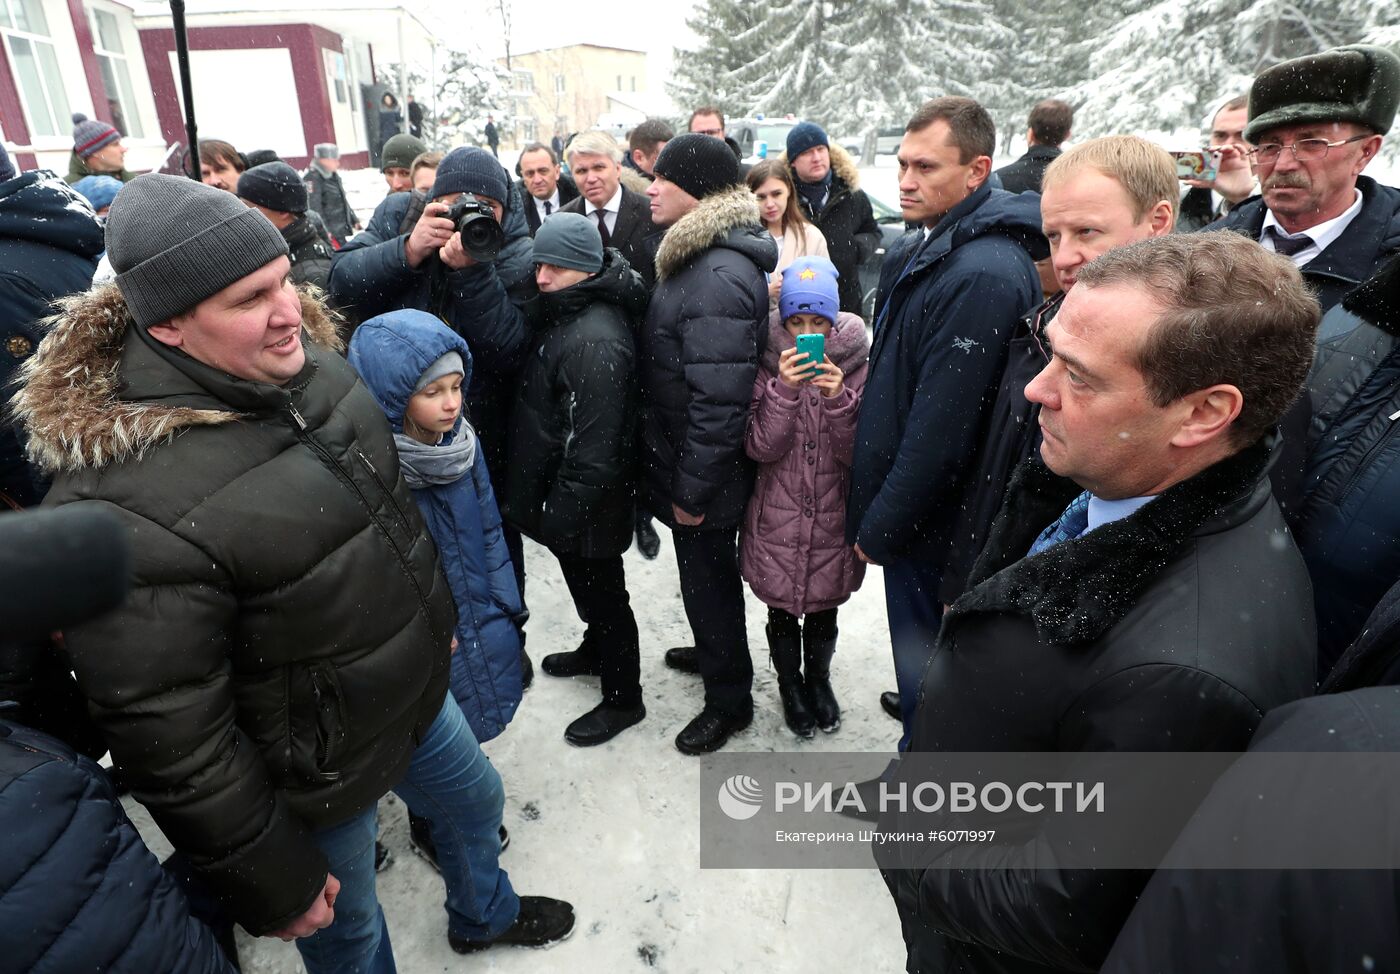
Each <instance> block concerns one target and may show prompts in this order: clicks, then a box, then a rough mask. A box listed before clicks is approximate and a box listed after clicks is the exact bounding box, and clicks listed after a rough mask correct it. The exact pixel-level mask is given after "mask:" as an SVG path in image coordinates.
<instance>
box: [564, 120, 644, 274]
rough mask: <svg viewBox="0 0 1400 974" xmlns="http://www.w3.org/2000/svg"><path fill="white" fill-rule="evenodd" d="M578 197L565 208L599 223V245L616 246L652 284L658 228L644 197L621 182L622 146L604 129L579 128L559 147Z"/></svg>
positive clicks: (568, 211)
mask: <svg viewBox="0 0 1400 974" xmlns="http://www.w3.org/2000/svg"><path fill="white" fill-rule="evenodd" d="M564 157H565V158H566V159H568V161H569V172H570V173H572V174H573V178H574V184H575V185H576V186H578V191H579V194H580V198H579V199H576V200H574V201H573V202H572V203H569V204H568V205H567V206H565V207H564V212H565V213H582V214H583V215H584V216H586V217H588V219H589V220H591V221H593V222H594V223H596V224H597V225H598V228H599V229H598V232H599V233H600V234H601V235H602V237H603V246H604V247H615V248H617V249H618V250H619V251H621V252H622V256H623V257H626V258H627V263H629V264H631V265H632V268H633V269H634V270H635V271H637V273H639V274H641V275H642V280H644V281H646V285H647V289H648V290H650V289H651V288H653V287H655V286H656V248H657V245H658V244H660V242H661V231H660V229H659V228H657V227H656V226H655V225H654V224H653V223H652V222H651V207H650V205H649V204H648V203H647V199H646V197H645V196H642V195H640V194H638V193H634V192H633V191H632V190H630V189H628V188H627V187H626V186H624V185H622V165H621V164H622V147H621V146H620V145H618V144H617V140H616V139H614V138H613V137H612V136H611V135H609V134H608V133H607V132H600V131H597V130H592V131H588V132H580V133H579V134H578V135H576V136H574V137H573V139H572V140H570V142H569V144H568V145H567V146H565V148H564Z"/></svg>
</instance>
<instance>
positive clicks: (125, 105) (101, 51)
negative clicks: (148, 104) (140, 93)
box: [88, 8, 146, 139]
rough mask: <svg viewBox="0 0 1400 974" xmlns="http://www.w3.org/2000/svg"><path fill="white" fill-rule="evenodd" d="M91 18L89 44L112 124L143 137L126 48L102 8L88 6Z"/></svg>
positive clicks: (113, 20)
mask: <svg viewBox="0 0 1400 974" xmlns="http://www.w3.org/2000/svg"><path fill="white" fill-rule="evenodd" d="M88 13H89V14H90V15H91V18H92V43H93V47H94V49H95V51H96V53H97V64H98V67H99V68H100V69H101V71H102V87H103V88H104V89H105V90H106V92H107V110H108V111H109V112H110V113H111V115H112V124H113V125H115V126H116V128H117V131H118V132H120V133H121V134H122V135H129V136H131V137H132V138H137V139H139V138H143V137H144V136H145V134H146V133H145V130H144V129H143V128H142V127H141V113H140V111H138V110H137V108H136V92H135V90H134V89H133V88H132V87H131V69H130V68H129V67H128V65H127V61H126V48H125V47H124V46H123V44H122V35H121V30H120V29H119V25H118V23H117V18H116V16H115V15H113V14H112V13H110V12H109V11H106V10H98V9H96V8H90V9H89V10H88Z"/></svg>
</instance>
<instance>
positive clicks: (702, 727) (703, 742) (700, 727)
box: [676, 707, 753, 755]
mask: <svg viewBox="0 0 1400 974" xmlns="http://www.w3.org/2000/svg"><path fill="white" fill-rule="evenodd" d="M752 721H753V711H752V710H750V711H749V712H748V713H745V714H741V715H739V716H737V717H735V716H731V715H729V714H722V713H720V712H719V711H718V710H711V709H710V708H709V707H706V708H705V709H704V710H702V711H700V714H699V715H698V716H697V717H696V718H695V719H694V720H692V721H691V722H690V723H688V724H686V725H685V729H684V730H683V731H681V732H680V733H679V734H677V735H676V750H678V751H680V752H681V753H682V754H690V755H696V754H709V753H710V752H712V751H718V750H719V749H720V748H722V747H724V745H725V744H727V743H729V738H730V737H731V736H732V735H734V734H737V733H738V732H739V731H741V730H743V729H744V728H745V727H747V726H749V724H750V722H752Z"/></svg>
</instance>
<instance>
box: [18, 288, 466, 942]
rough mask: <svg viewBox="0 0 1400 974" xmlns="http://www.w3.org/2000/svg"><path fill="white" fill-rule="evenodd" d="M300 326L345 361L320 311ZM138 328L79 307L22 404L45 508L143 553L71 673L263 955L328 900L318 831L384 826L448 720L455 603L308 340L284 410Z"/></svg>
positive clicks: (82, 630) (147, 798) (344, 389)
mask: <svg viewBox="0 0 1400 974" xmlns="http://www.w3.org/2000/svg"><path fill="white" fill-rule="evenodd" d="M302 315H303V322H304V324H305V331H304V332H303V335H310V336H311V337H313V338H314V339H315V340H316V341H317V342H324V343H326V344H334V343H335V342H336V338H335V332H334V328H333V326H332V325H331V323H330V321H329V320H328V319H327V317H326V314H325V312H324V310H323V309H322V308H321V307H320V306H319V305H317V304H316V303H315V302H313V301H312V300H310V299H308V298H303V300H302ZM129 321H130V319H129V317H128V315H127V313H126V306H125V304H124V303H123V301H122V298H121V294H120V292H119V291H118V290H117V288H116V287H115V286H108V287H105V288H101V289H98V290H95V291H90V292H88V293H87V294H85V295H81V296H79V297H75V298H72V299H69V301H68V302H67V303H65V305H64V306H63V312H62V314H61V316H60V317H59V318H58V320H57V323H56V324H55V326H54V329H53V333H52V334H51V335H50V336H49V338H48V339H47V340H46V341H45V342H44V344H43V345H42V346H40V349H39V352H38V353H37V354H36V355H35V357H34V358H33V359H32V360H31V363H32V364H31V365H29V366H28V367H27V368H26V375H27V383H28V384H27V385H26V386H25V388H24V390H23V391H22V392H21V393H20V395H19V396H18V397H17V402H18V409H19V412H20V415H21V417H22V419H23V421H24V423H25V425H26V427H27V428H28V431H29V437H30V450H31V454H32V455H33V456H34V459H35V461H36V462H38V463H40V464H41V465H42V466H43V467H45V468H46V469H48V470H50V471H53V473H54V486H53V489H52V491H51V492H50V494H49V496H48V498H47V503H48V504H51V505H59V504H92V505H100V506H102V507H103V508H105V509H107V510H110V511H112V512H114V513H115V514H117V515H118V516H119V517H121V518H122V519H123V520H124V521H125V522H126V523H127V524H128V525H129V527H130V531H131V539H132V547H133V563H134V570H133V590H132V594H131V595H130V597H129V598H128V599H127V601H126V603H125V604H124V605H123V606H122V607H121V608H120V609H118V610H117V611H115V612H113V613H111V614H110V615H107V616H104V617H102V618H101V619H98V620H96V621H94V622H90V623H87V624H85V625H82V626H79V627H77V628H74V629H71V630H69V631H68V632H67V633H66V636H67V645H68V650H69V652H70V653H71V654H72V657H73V664H74V668H75V670H76V672H77V676H78V681H79V684H80V685H81V687H82V690H83V692H84V694H85V695H86V696H87V698H88V701H89V705H90V708H91V710H92V711H93V714H94V716H95V717H96V718H97V720H98V722H99V724H100V725H101V726H102V729H103V731H104V733H105V734H106V738H107V741H108V743H109V745H110V746H111V749H112V754H113V757H114V758H115V759H116V762H117V764H118V765H119V766H120V767H121V768H122V770H123V772H125V773H126V774H127V776H128V778H129V780H130V783H131V790H132V793H133V794H134V795H135V796H136V798H137V799H138V800H140V801H141V803H142V804H144V805H145V806H146V807H147V808H149V809H150V810H151V813H152V815H153V816H154V817H155V820H156V822H157V824H159V825H160V827H161V829H162V831H164V832H165V834H166V835H167V836H168V837H169V838H170V840H171V842H172V843H173V844H174V845H175V847H176V848H177V849H179V850H181V851H182V852H184V853H186V854H188V855H189V856H190V858H191V859H192V860H193V861H194V863H195V865H196V866H198V867H199V868H200V870H201V871H202V872H203V874H204V875H205V877H206V878H207V879H208V880H209V882H210V885H211V886H212V887H213V888H214V889H215V890H216V891H217V892H218V893H219V894H220V896H221V898H222V899H223V900H224V902H225V905H226V907H227V908H228V910H229V912H230V913H231V915H232V916H233V917H234V918H235V919H236V920H237V921H238V922H239V923H241V924H243V926H245V927H246V928H247V929H248V930H249V931H250V932H251V933H254V934H262V933H267V932H268V931H270V930H275V929H278V928H280V927H281V926H283V925H285V924H286V923H287V922H288V921H289V920H291V919H293V918H295V917H296V916H298V915H300V914H301V913H303V912H304V911H305V910H306V909H307V908H308V907H309V906H310V904H311V902H312V901H313V900H314V898H315V896H316V895H317V894H318V893H319V892H320V890H321V887H322V885H323V883H324V881H325V876H326V862H325V859H324V857H323V856H322V855H321V853H320V851H319V850H318V849H317V848H316V846H315V845H314V844H313V843H312V842H311V839H310V836H309V831H310V830H311V829H315V828H319V827H323V826H327V825H331V824H334V823H336V822H340V821H343V820H344V819H346V818H347V817H349V816H351V815H353V814H355V813H356V812H359V811H362V810H364V809H365V808H368V807H369V806H371V805H373V804H374V802H375V801H377V800H378V799H379V798H380V796H382V795H383V794H384V793H385V792H386V791H387V790H388V789H389V787H390V786H391V785H393V784H394V783H395V782H396V781H397V780H398V778H399V776H400V775H402V774H403V772H404V770H405V768H406V767H407V766H408V761H409V759H410V757H411V755H412V751H413V748H414V745H415V741H416V740H417V739H418V738H419V737H420V736H421V735H422V734H423V733H424V732H425V731H426V730H427V728H428V726H429V724H430V723H431V722H432V720H433V718H434V717H435V716H436V714H437V712H438V710H439V708H440V707H441V706H442V702H443V699H444V696H445V694H446V691H447V677H448V661H449V655H448V653H449V646H450V643H451V640H452V629H453V623H454V621H455V615H454V608H453V602H452V595H451V593H450V592H449V591H448V587H447V582H446V580H445V579H444V578H443V575H442V572H441V571H440V570H439V568H438V564H437V555H436V550H435V548H434V547H433V543H432V541H431V540H430V538H429V537H428V535H427V533H426V531H425V529H424V527H423V522H422V520H421V519H420V517H419V515H418V511H417V506H416V505H415V504H414V502H413V498H412V497H411V496H410V494H409V491H408V488H407V486H406V485H405V483H404V480H403V478H402V476H401V475H400V472H399V463H398V457H397V455H396V453H395V451H394V447H393V441H392V440H391V439H390V435H389V430H388V427H387V425H386V424H385V422H384V414H383V413H382V412H381V411H380V409H379V407H378V406H377V405H376V404H375V402H374V400H373V399H372V398H371V397H370V396H369V394H368V392H366V391H365V389H364V387H363V386H361V385H360V384H359V381H358V379H357V378H356V376H355V373H354V372H353V371H351V369H350V367H349V365H347V364H346V363H345V361H344V360H343V359H341V358H340V356H339V355H336V354H334V353H333V352H332V351H330V350H329V349H328V348H326V347H323V346H321V345H317V344H313V343H312V342H310V341H306V340H305V339H304V341H305V347H306V356H307V366H306V368H305V369H303V371H302V373H301V374H300V375H299V376H297V378H296V379H294V380H293V381H292V382H291V383H289V384H288V385H286V386H285V387H276V386H271V385H266V384H263V383H256V382H247V381H242V380H238V379H234V378H232V377H230V376H228V375H227V374H225V373H223V372H219V371H217V370H215V369H212V368H209V367H207V366H204V365H201V364H200V363H198V362H196V361H195V360H194V359H192V358H190V357H189V356H187V355H185V354H184V353H182V352H179V351H176V350H173V349H168V347H167V346H164V345H160V344H159V343H157V342H155V341H154V340H153V339H150V338H149V337H148V336H146V335H145V333H144V332H143V331H141V330H138V329H135V328H131V327H128V324H129Z"/></svg>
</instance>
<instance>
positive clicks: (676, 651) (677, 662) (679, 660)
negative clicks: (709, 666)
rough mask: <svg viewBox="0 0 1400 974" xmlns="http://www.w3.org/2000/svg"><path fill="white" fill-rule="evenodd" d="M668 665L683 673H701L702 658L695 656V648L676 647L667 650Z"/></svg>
mask: <svg viewBox="0 0 1400 974" xmlns="http://www.w3.org/2000/svg"><path fill="white" fill-rule="evenodd" d="M666 665H667V666H669V667H670V668H671V669H673V670H680V671H681V672H682V673H699V672H700V658H699V657H698V656H697V655H696V654H695V647H694V646H676V647H675V648H673V649H668V650H666Z"/></svg>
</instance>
